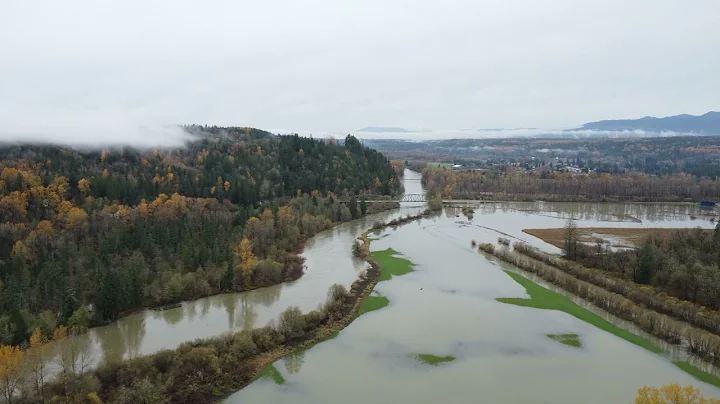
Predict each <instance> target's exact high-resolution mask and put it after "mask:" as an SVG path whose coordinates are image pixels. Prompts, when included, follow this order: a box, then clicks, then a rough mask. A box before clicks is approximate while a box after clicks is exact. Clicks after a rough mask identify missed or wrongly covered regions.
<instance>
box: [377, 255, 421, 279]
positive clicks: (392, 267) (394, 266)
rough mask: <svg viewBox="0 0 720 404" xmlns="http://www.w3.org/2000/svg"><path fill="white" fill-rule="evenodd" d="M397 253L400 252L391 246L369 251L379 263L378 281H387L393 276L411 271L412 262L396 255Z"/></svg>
mask: <svg viewBox="0 0 720 404" xmlns="http://www.w3.org/2000/svg"><path fill="white" fill-rule="evenodd" d="M398 254H400V253H399V252H397V251H395V250H393V249H392V248H388V249H387V250H382V251H373V252H372V253H370V255H371V256H372V258H373V259H375V261H377V263H378V264H379V265H380V278H379V279H378V282H382V281H389V280H390V279H392V277H393V276H400V275H405V274H407V273H410V272H412V271H413V263H412V262H410V261H409V260H407V259H405V258H402V257H396V255H398Z"/></svg>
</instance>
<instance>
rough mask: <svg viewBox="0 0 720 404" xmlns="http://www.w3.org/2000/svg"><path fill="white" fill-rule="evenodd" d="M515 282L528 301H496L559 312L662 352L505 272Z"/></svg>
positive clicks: (515, 299) (529, 281) (651, 350)
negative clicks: (528, 297) (520, 286)
mask: <svg viewBox="0 0 720 404" xmlns="http://www.w3.org/2000/svg"><path fill="white" fill-rule="evenodd" d="M505 273H507V274H508V275H510V277H511V278H513V279H514V280H515V282H517V283H519V284H520V285H522V287H524V288H525V290H526V291H527V293H528V294H529V295H530V299H522V298H514V297H511V298H507V297H501V298H498V299H496V300H497V301H499V302H502V303H507V304H514V305H516V306H524V307H533V308H536V309H543V310H559V311H563V312H565V313H568V314H570V315H571V316H574V317H577V318H579V319H580V320H582V321H585V322H587V323H590V324H592V325H594V326H595V327H597V328H599V329H601V330H604V331H607V332H609V333H611V334H615V335H617V336H618V337H620V338H622V339H624V340H626V341H628V342H631V343H633V344H635V345H637V346H640V347H642V348H645V349H647V350H648V351H650V352H654V353H662V352H663V350H662V349H660V348H659V347H657V346H655V344H653V343H652V342H650V341H648V340H647V339H645V338H643V337H641V336H639V335H635V334H633V333H631V332H630V331H627V330H624V329H622V328H620V327H618V326H616V325H615V324H613V323H611V322H609V321H607V320H605V319H604V318H602V317H600V316H598V315H597V314H595V313H593V312H591V311H590V310H588V309H586V308H583V307H581V306H579V305H578V304H577V303H575V302H573V301H572V300H570V298H568V297H567V296H563V295H561V294H559V293H556V292H553V291H552V290H549V289H545V288H544V287H542V286H540V285H538V284H537V283H535V282H533V281H531V280H530V279H527V278H526V277H524V276H522V275H520V274H516V273H515V272H511V271H505Z"/></svg>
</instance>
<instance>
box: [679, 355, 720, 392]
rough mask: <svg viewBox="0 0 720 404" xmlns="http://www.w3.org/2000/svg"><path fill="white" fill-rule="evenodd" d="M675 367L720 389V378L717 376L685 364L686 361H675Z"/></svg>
mask: <svg viewBox="0 0 720 404" xmlns="http://www.w3.org/2000/svg"><path fill="white" fill-rule="evenodd" d="M673 365H675V366H677V367H679V368H680V369H682V370H683V371H685V372H686V373H688V374H690V376H692V377H694V378H696V379H698V380H700V381H702V382H705V383H707V384H712V385H713V386H716V387H720V378H718V377H717V376H715V375H713V374H710V373H708V372H706V371H704V370H701V369H698V368H696V367H695V366H693V365H691V364H689V363H687V362H684V361H673Z"/></svg>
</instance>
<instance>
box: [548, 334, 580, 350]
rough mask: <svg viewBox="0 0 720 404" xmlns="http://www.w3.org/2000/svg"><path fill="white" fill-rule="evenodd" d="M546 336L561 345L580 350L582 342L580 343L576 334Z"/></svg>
mask: <svg viewBox="0 0 720 404" xmlns="http://www.w3.org/2000/svg"><path fill="white" fill-rule="evenodd" d="M547 336H548V337H549V338H550V339H554V340H555V341H557V342H559V343H561V344H565V345H569V346H571V347H575V348H582V342H580V337H578V335H577V334H547Z"/></svg>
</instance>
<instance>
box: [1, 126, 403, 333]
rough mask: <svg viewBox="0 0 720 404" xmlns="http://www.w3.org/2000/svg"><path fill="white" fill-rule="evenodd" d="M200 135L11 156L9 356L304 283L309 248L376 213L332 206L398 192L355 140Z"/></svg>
mask: <svg viewBox="0 0 720 404" xmlns="http://www.w3.org/2000/svg"><path fill="white" fill-rule="evenodd" d="M189 129H190V130H191V131H193V132H195V133H196V134H197V140H195V141H193V142H192V143H190V144H188V145H187V147H185V148H182V149H173V150H145V151H143V150H136V149H130V148H122V149H116V150H105V151H82V150H77V149H72V148H67V147H58V146H41V145H37V146H35V145H20V146H6V147H0V344H6V343H14V344H18V343H21V342H22V341H23V340H25V339H27V337H28V336H29V334H30V333H31V332H32V331H33V330H35V329H36V328H38V327H39V328H41V329H42V330H43V331H44V332H46V333H47V334H49V335H51V333H52V329H53V328H54V327H55V326H56V325H57V324H69V325H71V326H79V327H84V326H87V325H88V324H99V323H105V322H107V321H110V320H113V319H115V318H117V317H118V316H119V315H120V314H121V313H123V312H127V311H132V310H136V309H138V308H141V307H148V306H158V305H165V304H171V303H174V302H179V301H182V300H186V299H191V298H197V297H200V296H207V295H210V294H214V293H218V292H221V291H229V290H234V291H240V290H246V289H250V288H254V287H259V286H265V285H269V284H274V283H278V282H282V281H284V280H287V279H296V278H297V277H299V276H300V275H301V274H302V259H301V258H300V257H299V256H297V255H296V254H295V253H296V251H297V247H298V245H299V242H300V241H301V240H302V239H303V238H306V237H309V236H311V235H313V234H314V233H316V232H318V231H320V230H324V229H326V228H328V227H330V226H331V225H332V224H333V222H339V221H346V220H350V219H351V218H353V217H357V216H359V215H360V214H364V213H365V209H366V207H364V206H363V205H362V204H361V206H360V207H357V206H355V207H352V206H345V205H344V204H341V203H340V202H339V201H338V200H337V198H336V197H335V196H333V195H334V194H338V195H340V194H346V195H356V194H359V193H363V192H372V193H373V194H394V193H398V192H400V188H401V186H400V184H399V182H398V181H397V180H396V178H395V171H394V170H393V168H392V167H391V165H390V162H389V161H388V160H387V158H386V157H385V156H383V155H382V154H380V153H379V152H377V151H375V150H372V149H368V148H365V147H363V146H362V145H361V144H360V142H359V141H358V140H357V139H355V138H354V137H352V136H348V137H347V138H346V139H345V142H344V145H343V146H340V145H336V144H334V143H330V142H322V141H317V140H313V139H307V138H302V137H299V136H297V135H295V136H279V137H274V136H271V135H270V134H269V133H267V132H263V131H259V130H256V129H250V128H217V127H211V128H207V127H203V128H201V127H191V128H189ZM323 195H326V196H323ZM361 208H362V212H360V209H361ZM90 304H92V305H93V306H94V309H95V310H91V311H88V310H87V309H86V308H85V307H86V306H89V305H90Z"/></svg>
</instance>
